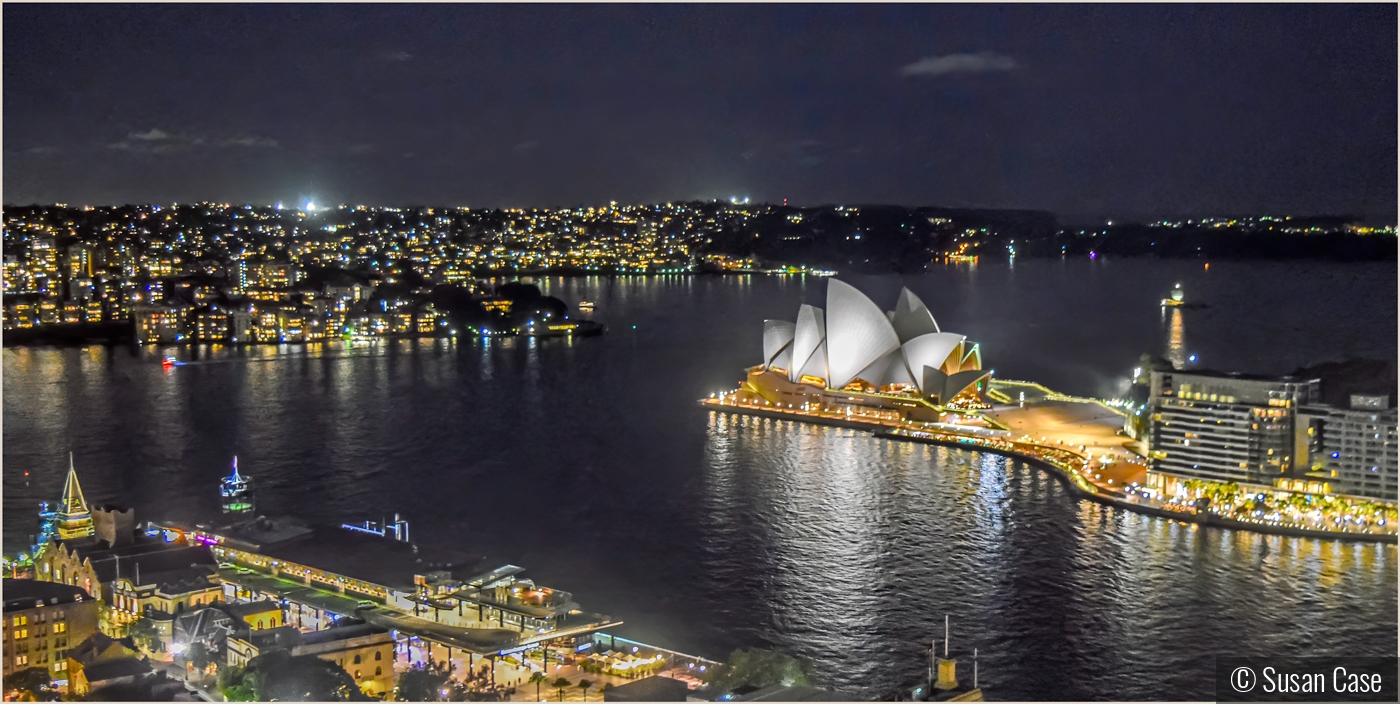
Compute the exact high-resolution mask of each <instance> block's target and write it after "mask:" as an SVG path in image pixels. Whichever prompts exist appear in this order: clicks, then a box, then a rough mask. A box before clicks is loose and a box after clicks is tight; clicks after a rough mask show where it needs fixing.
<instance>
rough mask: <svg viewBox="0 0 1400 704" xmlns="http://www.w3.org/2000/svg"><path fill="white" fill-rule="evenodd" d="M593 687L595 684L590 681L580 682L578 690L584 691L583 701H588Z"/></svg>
mask: <svg viewBox="0 0 1400 704" xmlns="http://www.w3.org/2000/svg"><path fill="white" fill-rule="evenodd" d="M592 686H593V683H592V682H589V681H588V680H579V681H578V688H579V689H581V690H583V700H584V701H588V688H589V687H592Z"/></svg>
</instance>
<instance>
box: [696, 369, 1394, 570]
mask: <svg viewBox="0 0 1400 704" xmlns="http://www.w3.org/2000/svg"><path fill="white" fill-rule="evenodd" d="M992 385H993V387H992V392H991V393H990V394H988V395H989V396H990V397H991V398H993V399H994V400H1012V399H1014V400H1015V402H1014V403H1001V404H999V405H996V406H993V407H992V408H991V409H988V410H985V411H981V412H966V413H963V414H960V417H959V419H958V421H957V422H941V423H926V422H917V421H908V420H903V419H901V418H900V417H899V416H898V415H897V414H895V413H893V412H890V411H880V410H857V409H850V408H847V409H843V410H841V411H839V412H838V411H836V410H834V409H830V408H814V409H803V408H792V407H781V406H777V405H774V404H771V403H755V402H745V401H742V400H739V399H738V398H736V396H735V395H734V394H732V393H726V394H719V395H716V396H715V397H712V398H707V399H702V400H701V401H700V403H701V405H703V406H705V407H706V408H709V409H710V410H713V411H717V412H721V413H732V414H740V415H754V416H762V417H769V418H778V419H784V420H792V421H797V422H807V423H815V424H820V425H832V426H838V427H846V428H853V429H857V430H864V431H868V432H873V433H875V434H876V435H878V436H880V437H883V438H887V439H891V440H904V441H910V442H922V443H929V444H938V445H947V446H951V447H962V448H967V449H976V450H980V451H986V452H993V453H996V454H1002V455H1007V456H1011V457H1016V458H1019V459H1024V460H1027V461H1029V462H1030V463H1032V464H1034V465H1036V466H1038V467H1041V468H1042V469H1046V470H1048V471H1050V472H1051V473H1052V474H1053V475H1055V476H1056V477H1058V478H1060V479H1062V480H1064V482H1065V484H1066V485H1067V486H1068V487H1069V488H1070V490H1071V491H1073V492H1074V493H1076V494H1078V495H1080V496H1082V497H1084V498H1087V499H1090V500H1092V501H1096V502H1099V503H1103V504H1107V505H1112V506H1117V507H1119V508H1123V509H1126V510H1130V511H1135V512H1138V513H1145V514H1148V515H1153V516H1159V517H1163V518H1169V519H1172V520H1179V521H1183V522H1187V523H1197V524H1203V525H1210V526H1217V527H1222V528H1236V529H1241V530H1250V531H1256V532H1261V533H1274V534H1281V535H1294V536H1301V537H1313V538H1324V539H1340V540H1357V541H1367V542H1390V543H1394V542H1396V531H1395V524H1394V522H1392V523H1390V524H1389V525H1385V526H1379V525H1374V524H1371V525H1356V526H1355V527H1353V526H1352V524H1350V523H1344V524H1343V525H1342V526H1337V527H1335V528H1334V527H1329V526H1328V525H1326V523H1325V522H1324V521H1325V519H1324V518H1319V519H1313V520H1310V521H1305V522H1301V523H1292V522H1287V521H1283V520H1268V519H1265V518H1239V517H1235V516H1227V515H1224V514H1221V513H1217V512H1215V511H1213V510H1200V509H1198V508H1197V507H1196V505H1195V504H1194V502H1190V501H1184V500H1180V499H1175V498H1152V497H1148V496H1144V495H1143V494H1141V493H1138V492H1137V491H1136V489H1137V486H1136V485H1137V484H1138V483H1140V482H1139V481H1134V480H1133V478H1134V477H1140V476H1144V474H1145V471H1146V469H1147V461H1146V459H1145V458H1144V457H1143V456H1142V451H1143V448H1142V446H1141V444H1140V443H1137V442H1135V441H1133V440H1132V439H1130V438H1128V437H1126V436H1124V435H1122V434H1121V433H1120V432H1119V431H1120V430H1121V428H1122V426H1123V420H1124V416H1123V415H1122V413H1121V412H1120V411H1118V410H1116V409H1114V408H1112V407H1110V406H1108V405H1106V404H1104V403H1102V402H1100V401H1097V400H1095V399H1085V398H1078V397H1073V396H1068V395H1064V394H1058V393H1055V392H1054V391H1051V390H1049V389H1047V388H1045V387H1043V386H1040V385H1039V384H1034V383H1030V382H1016V381H1001V380H997V381H993V382H992ZM1022 394H1024V399H1025V400H1024V402H1023V401H1022V400H1021V399H1022V398H1023V396H1022ZM1115 477H1116V478H1117V479H1116V480H1115Z"/></svg>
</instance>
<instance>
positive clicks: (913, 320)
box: [890, 288, 939, 342]
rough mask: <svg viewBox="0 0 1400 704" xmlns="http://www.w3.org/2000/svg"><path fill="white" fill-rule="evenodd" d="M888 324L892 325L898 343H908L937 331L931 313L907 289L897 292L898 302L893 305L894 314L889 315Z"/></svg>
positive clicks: (936, 323) (936, 325)
mask: <svg viewBox="0 0 1400 704" xmlns="http://www.w3.org/2000/svg"><path fill="white" fill-rule="evenodd" d="M890 323H891V324H892V325H894V331H895V333H896V334H898V335H899V341H900V342H908V341H910V340H912V339H914V338H916V337H919V336H920V335H927V334H929V333H932V332H938V331H939V330H938V322H937V321H935V320H934V319H933V313H931V312H929V309H928V306H926V305H924V302H923V301H921V300H919V297H918V296H915V295H914V292H913V291H910V290H909V289H907V288H906V289H902V290H901V291H900V292H899V301H898V302H897V303H895V306H894V312H893V313H891V314H890Z"/></svg>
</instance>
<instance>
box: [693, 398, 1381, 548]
mask: <svg viewBox="0 0 1400 704" xmlns="http://www.w3.org/2000/svg"><path fill="white" fill-rule="evenodd" d="M699 403H700V405H702V406H708V407H710V408H709V410H710V411H711V412H720V413H730V414H733V415H749V416H757V417H762V418H773V419H776V420H787V421H792V422H795V423H810V424H812V425H826V426H831V427H838V428H849V429H852V430H860V431H863V432H868V433H870V434H872V435H874V436H875V437H877V438H883V439H886V440H903V441H906V442H917V443H922V444H925V445H940V446H943V447H952V448H957V449H964V450H966V449H973V450H976V451H979V452H988V453H991V454H996V455H1002V456H1003V457H1011V458H1015V459H1017V460H1020V461H1022V462H1025V463H1027V464H1030V465H1034V466H1036V467H1037V468H1039V469H1041V470H1044V471H1047V472H1048V473H1049V474H1050V475H1051V476H1052V477H1055V478H1056V479H1058V480H1059V481H1060V482H1061V483H1062V484H1064V485H1065V486H1066V487H1067V488H1068V489H1069V490H1070V493H1072V494H1074V495H1076V496H1077V497H1079V498H1083V499H1088V500H1090V501H1093V502H1095V503H1099V504H1103V505H1105V506H1113V507H1115V508H1121V509H1123V510H1125V511H1132V512H1134V513H1140V514H1144V515H1148V516H1153V517H1156V518H1165V519H1168V520H1174V521H1182V522H1184V523H1193V524H1196V525H1201V526H1206V527H1210V528H1223V529H1229V530H1245V531H1250V532H1253V533H1261V534H1267V535H1285V536H1290V537H1295V538H1315V539H1319V540H1340V541H1351V542H1365V543H1389V544H1392V545H1394V544H1397V536H1396V535H1376V534H1374V533H1342V532H1333V531H1319V530H1310V529H1307V528H1293V527H1291V526H1271V525H1260V524H1255V523H1251V522H1249V521H1241V520H1237V519H1233V518H1224V517H1221V516H1217V515H1215V514H1212V513H1205V514H1201V513H1195V512H1191V513H1186V512H1178V511H1169V510H1166V509H1162V508H1157V507H1155V506H1145V505H1142V504H1139V503H1136V502H1133V501H1126V500H1124V499H1120V498H1117V497H1114V496H1109V495H1106V494H1102V493H1097V492H1093V491H1088V490H1086V489H1085V488H1084V487H1081V486H1080V485H1079V484H1078V483H1076V482H1075V481H1074V479H1073V478H1072V477H1071V476H1069V474H1068V473H1067V472H1065V470H1064V469H1062V468H1060V467H1057V466H1055V465H1054V464H1053V463H1050V462H1047V461H1045V460H1043V459H1041V458H1039V457H1032V456H1030V455H1025V454H1022V453H1019V452H1016V451H1014V450H1007V449H1003V448H999V447H991V446H986V445H983V444H981V443H980V442H978V441H979V440H980V438H976V437H968V438H967V440H966V441H963V442H959V441H953V440H942V439H939V438H934V437H917V436H914V435H907V434H902V433H900V432H897V429H891V428H890V427H889V426H886V425H882V424H876V423H867V422H861V421H854V420H837V419H829V418H821V417H813V416H797V415H793V414H788V413H785V412H783V411H776V410H771V409H762V408H747V407H744V406H729V405H724V404H719V403H710V402H708V400H701V401H700V402H699Z"/></svg>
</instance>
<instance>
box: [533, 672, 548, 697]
mask: <svg viewBox="0 0 1400 704" xmlns="http://www.w3.org/2000/svg"><path fill="white" fill-rule="evenodd" d="M548 681H549V677H548V676H547V675H545V674H544V673H543V672H535V673H533V674H531V675H530V682H531V683H533V684H534V685H535V698H536V699H539V698H540V685H541V684H542V683H544V682H548Z"/></svg>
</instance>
